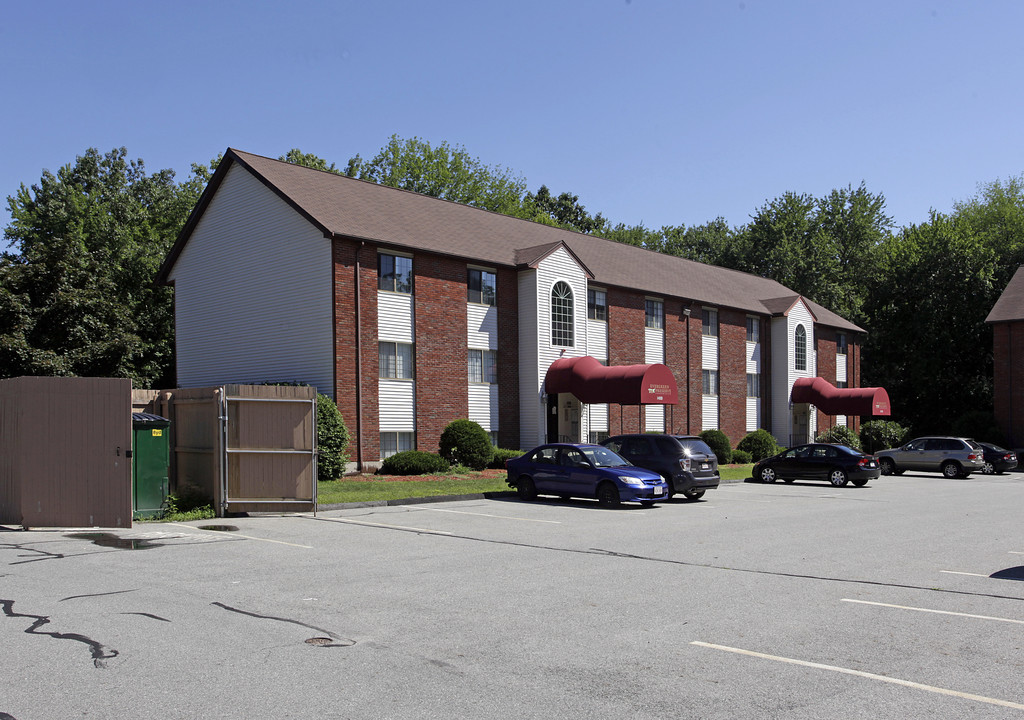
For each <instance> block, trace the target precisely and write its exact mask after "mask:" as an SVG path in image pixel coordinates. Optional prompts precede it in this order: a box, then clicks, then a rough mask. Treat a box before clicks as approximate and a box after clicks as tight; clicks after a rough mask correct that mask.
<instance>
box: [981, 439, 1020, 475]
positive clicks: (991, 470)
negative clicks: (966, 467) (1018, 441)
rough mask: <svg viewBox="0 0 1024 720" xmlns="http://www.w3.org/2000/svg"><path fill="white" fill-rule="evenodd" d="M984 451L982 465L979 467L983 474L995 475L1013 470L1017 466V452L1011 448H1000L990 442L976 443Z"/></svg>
mask: <svg viewBox="0 0 1024 720" xmlns="http://www.w3.org/2000/svg"><path fill="white" fill-rule="evenodd" d="M978 444H979V445H981V449H982V450H983V451H984V455H985V456H984V463H985V464H984V465H983V466H982V468H981V472H982V474H983V475H995V474H996V473H1004V472H1006V471H1007V470H1013V469H1014V468H1015V467H1017V453H1015V452H1014V451H1013V450H1007V449H1006V448H1001V447H999V446H998V445H993V444H992V443H984V442H980V443H978Z"/></svg>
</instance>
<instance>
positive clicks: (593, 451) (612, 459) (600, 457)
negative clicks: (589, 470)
mask: <svg viewBox="0 0 1024 720" xmlns="http://www.w3.org/2000/svg"><path fill="white" fill-rule="evenodd" d="M580 450H581V451H582V452H583V454H584V455H586V456H587V458H589V459H590V462H592V463H594V467H599V468H602V467H623V466H625V465H629V461H627V460H626V459H625V458H623V457H622V456H621V455H618V454H616V453H614V452H612V451H611V450H609V449H608V448H606V447H601V446H600V445H594V446H592V447H583V448H580Z"/></svg>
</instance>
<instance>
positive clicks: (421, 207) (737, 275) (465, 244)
mask: <svg viewBox="0 0 1024 720" xmlns="http://www.w3.org/2000/svg"><path fill="white" fill-rule="evenodd" d="M234 163H238V164H239V165H241V166H242V167H245V168H246V169H248V170H249V171H250V172H252V173H253V175H255V176H256V177H257V178H258V179H259V180H260V181H261V182H262V183H263V184H264V185H266V186H267V187H268V188H270V189H271V190H272V191H273V192H275V193H276V194H277V195H278V196H280V197H281V198H282V199H283V200H284V201H285V202H287V203H288V204H289V205H291V206H292V207H293V208H295V210H296V211H297V212H298V213H300V214H301V215H302V216H303V217H305V218H306V219H307V220H309V222H311V223H312V224H313V225H314V226H316V227H317V228H319V229H320V231H321V232H323V233H324V236H325V237H345V238H354V239H361V240H368V241H372V242H375V243H379V244H381V245H385V246H392V247H395V248H404V249H409V250H425V251H428V252H435V253H440V254H444V255H451V256H456V257H463V258H472V259H473V260H474V261H476V262H479V263H485V264H493V265H502V266H510V267H516V266H521V265H522V264H531V261H532V262H536V261H537V260H538V259H539V256H543V255H544V254H546V253H547V252H550V251H552V249H553V247H554V246H556V245H559V244H564V245H565V246H566V248H567V249H568V250H569V251H570V252H571V253H572V254H573V255H574V256H576V258H578V259H579V261H580V263H581V264H582V265H583V266H584V269H585V270H586V271H588V272H589V273H590V274H591V275H592V276H593V279H594V282H595V283H596V284H598V285H608V286H615V287H622V288H629V289H634V290H638V291H641V292H644V293H649V294H652V295H660V296H665V297H676V298H685V299H689V300H692V301H694V302H695V303H698V304H706V305H713V306H718V307H726V308H732V309H736V310H741V311H744V312H750V313H754V314H766V315H776V314H778V310H777V309H776V308H775V307H774V306H773V307H772V308H770V307H768V305H766V304H765V303H766V300H772V299H777V298H783V297H787V298H790V299H792V300H793V301H794V302H795V300H796V295H795V294H794V293H793V291H792V290H790V289H789V288H787V287H785V286H784V285H781V284H780V283H778V282H776V281H774V280H770V279H768V278H763V277H759V276H757V275H752V274H750V273H744V272H739V271H737V270H729V269H727V268H721V267H716V266H714V265H705V264H703V263H698V262H696V261H693V260H687V259H685V258H680V257H675V256H673V255H665V254H663V253H657V252H654V251H651V250H646V249H644V248H638V247H636V246H633V245H627V244H625V243H618V242H615V241H613V240H606V239H604V238H599V237H594V236H591V235H582V234H580V233H576V232H572V231H569V230H563V229H561V228H555V227H551V226H549V225H544V224H542V223H535V222H530V221H528V220H521V219H519V218H513V217H508V216H506V215H500V214H498V213H493V212H490V211H487V210H481V209H480V208H474V207H470V206H468V205H460V204H458V203H453V202H449V201H446V200H439V199H437V198H434V197H430V196H427V195H420V194H418V193H413V192H409V191H406V190H398V189H395V188H390V187H387V186H383V185H377V184H376V183H371V182H367V181H363V180H356V179H354V178H350V177H346V176H344V175H337V174H335V173H330V172H325V171H322V170H313V169H311V168H307V167H303V166H300V165H293V164H291V163H287V162H284V161H281V160H273V159H271V158H266V157H262V156H259V155H253V154H251V153H246V152H242V151H240V150H234V149H231V148H229V149H228V151H227V152H226V153H225V154H224V159H223V160H222V161H221V163H220V165H219V166H218V168H217V171H216V173H214V177H213V179H212V180H211V181H210V184H209V186H208V187H207V189H206V191H205V192H204V193H203V197H202V198H201V199H200V201H199V204H198V205H197V206H196V208H195V210H194V211H193V213H192V215H191V216H190V217H189V220H188V222H187V223H186V224H185V227H184V228H183V229H182V232H181V234H180V235H179V237H178V240H177V242H176V243H175V244H174V247H173V248H172V249H171V252H170V254H169V255H168V257H167V259H166V261H165V262H164V265H163V267H162V268H161V269H160V273H159V275H158V281H160V282H166V281H167V278H168V275H169V273H170V269H171V267H172V266H173V265H174V262H175V261H176V259H177V257H178V255H179V254H180V253H181V249H182V248H183V247H184V245H185V244H186V243H187V242H188V239H189V236H190V235H191V233H192V230H193V229H194V228H195V225H196V223H197V222H198V220H199V218H200V216H201V215H202V213H203V211H204V210H205V208H206V206H207V205H208V204H209V202H210V199H211V198H212V197H213V194H214V193H215V192H216V189H217V187H218V186H219V185H220V182H221V180H222V179H223V177H224V175H225V174H226V173H227V171H228V169H229V168H230V166H231V165H232V164H234ZM645 253H646V254H645ZM805 302H806V303H807V305H808V307H809V308H810V310H811V312H812V313H813V315H814V318H815V321H816V322H818V323H820V324H822V325H827V326H829V327H835V328H839V329H842V330H849V331H853V332H864V330H863V329H862V328H859V327H857V326H856V325H854V324H853V323H851V322H849V321H848V320H846V319H845V318H842V317H840V316H839V315H836V314H835V313H833V312H831V311H830V310H827V309H826V308H824V307H822V306H820V305H817V304H816V303H813V302H811V301H809V300H806V299H805Z"/></svg>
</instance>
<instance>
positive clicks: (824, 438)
mask: <svg viewBox="0 0 1024 720" xmlns="http://www.w3.org/2000/svg"><path fill="white" fill-rule="evenodd" d="M814 442H820V443H832V444H833V445H846V446H847V447H851V448H853V449H854V450H857V451H858V452H859V451H860V449H861V444H860V438H859V437H857V433H855V432H854V431H853V430H851V429H850V428H848V427H846V426H845V425H833V426H832V427H830V428H829V429H828V430H825V431H824V432H820V433H818V437H816V438H814Z"/></svg>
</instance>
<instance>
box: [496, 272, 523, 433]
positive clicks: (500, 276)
mask: <svg viewBox="0 0 1024 720" xmlns="http://www.w3.org/2000/svg"><path fill="white" fill-rule="evenodd" d="M497 293H498V446H499V447H503V448H509V449H518V448H519V275H518V273H517V272H516V271H515V270H513V269H511V268H507V269H499V270H498V271H497ZM522 449H523V450H529V449H530V448H522Z"/></svg>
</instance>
